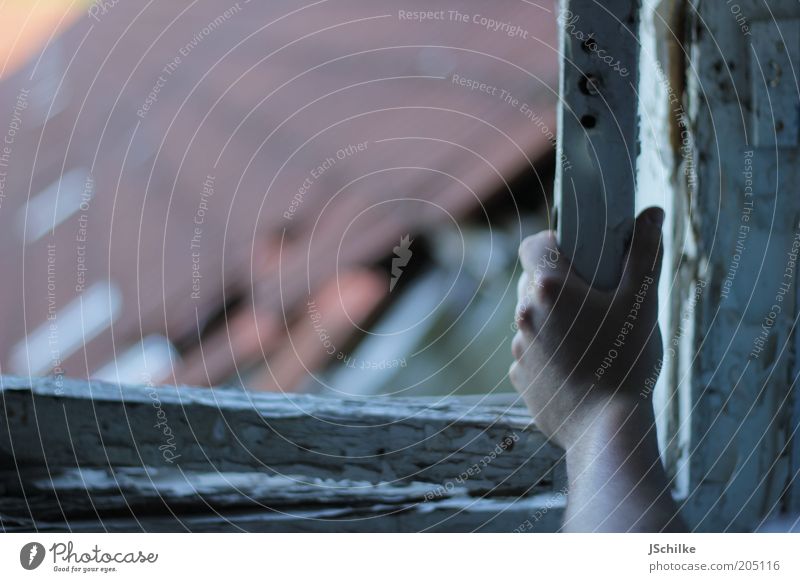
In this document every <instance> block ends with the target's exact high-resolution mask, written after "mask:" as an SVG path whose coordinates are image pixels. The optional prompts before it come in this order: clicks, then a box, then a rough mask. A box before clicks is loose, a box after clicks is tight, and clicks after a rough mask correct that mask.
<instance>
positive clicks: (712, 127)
mask: <svg viewBox="0 0 800 582" xmlns="http://www.w3.org/2000/svg"><path fill="white" fill-rule="evenodd" d="M688 18H689V22H688V27H687V28H688V30H690V31H691V38H692V44H691V46H690V47H688V48H689V50H690V55H691V61H690V63H689V66H688V67H687V69H686V70H687V81H688V95H687V97H688V103H689V109H690V111H689V113H690V127H691V128H692V129H693V130H694V134H695V139H696V144H695V145H696V154H697V155H696V157H695V159H696V162H697V178H698V181H697V186H696V189H695V190H694V191H693V192H691V193H692V194H694V195H693V196H692V198H691V206H690V207H689V211H690V216H691V218H692V226H691V230H692V233H693V237H694V239H695V242H696V252H695V254H694V256H690V257H689V259H688V260H687V261H686V262H684V264H682V265H681V267H680V268H681V271H682V272H684V273H687V274H689V275H690V276H691V279H692V280H693V281H694V282H696V283H703V284H704V285H705V286H704V288H703V290H702V292H701V293H700V295H699V298H700V299H699V302H698V304H697V307H696V308H695V309H694V310H693V312H691V314H690V320H691V326H689V327H688V328H687V330H688V331H687V333H686V334H685V335H684V338H683V339H684V341H683V342H682V348H684V350H685V351H684V353H683V354H682V356H681V357H682V360H683V365H684V366H685V368H686V370H687V371H688V373H689V374H688V376H686V377H685V378H684V381H685V382H686V385H685V388H686V389H687V390H688V391H689V393H690V397H691V404H692V412H691V419H690V425H691V426H690V432H691V438H690V442H689V446H688V450H687V451H686V454H687V458H688V465H687V469H688V471H689V476H690V489H689V497H688V502H687V505H686V508H685V511H684V515H685V516H686V517H687V518H688V519H689V521H690V523H691V525H692V527H694V528H697V529H699V530H711V531H720V530H728V531H730V530H733V531H748V530H751V529H753V528H754V527H756V526H758V525H759V523H761V521H762V519H764V517H765V516H766V515H767V514H770V513H777V512H779V511H782V510H785V509H787V505H789V503H788V499H789V496H788V495H787V494H786V489H787V486H788V485H789V483H790V480H791V477H792V473H793V471H794V470H795V469H796V467H793V466H792V461H791V459H792V458H793V457H792V455H793V453H792V449H793V448H794V450H795V451H796V448H797V433H796V429H797V422H798V419H797V416H794V417H793V416H792V409H793V406H794V404H793V398H796V390H795V391H794V393H793V392H792V391H791V390H790V386H791V385H792V383H793V380H794V378H795V377H796V375H797V372H798V366H797V357H798V356H797V351H796V346H797V345H798V344H797V341H796V335H797V326H796V322H797V316H798V313H797V302H796V300H795V298H796V297H797V291H796V289H797V281H796V273H795V275H793V276H792V277H791V280H788V281H786V282H788V283H789V287H788V288H787V289H785V291H786V292H785V295H782V294H781V293H782V283H783V282H784V274H785V272H786V268H787V266H788V265H789V259H788V256H787V253H788V252H789V251H790V250H791V248H792V244H793V241H794V240H795V238H796V237H797V236H798V234H799V233H800V229H799V228H798V219H799V218H800V196H798V192H797V188H798V186H797V185H798V183H800V170H799V169H798V168H800V166H799V165H798V157H800V150H798V147H797V145H798V144H797V131H798V127H797V101H798V97H797V95H798V81H797V79H798V74H797V71H798V65H799V64H800V63H798V62H796V59H797V54H798V51H799V50H800V47H799V46H797V44H796V43H798V42H800V40H798V32H797V31H798V28H797V19H798V18H800V4H798V3H796V2H769V5H767V3H765V2H763V1H761V0H739V1H738V2H736V3H735V7H734V6H733V4H732V3H726V2H702V1H699V0H694V1H693V2H691V4H690V6H689V11H688ZM792 61H794V62H792ZM770 71H771V73H770ZM779 73H780V74H779ZM770 104H771V105H770ZM795 271H796V269H795ZM778 297H782V299H779V298H778ZM687 300H688V298H684V300H683V306H684V307H685V306H686V303H687ZM778 304H780V312H779V313H777V314H776V315H777V316H776V317H775V318H774V319H773V318H772V317H771V316H770V312H771V311H773V305H778ZM765 325H766V326H767V328H768V329H767V333H766V334H765V335H764V336H762V332H763V331H764V326H765ZM793 336H794V338H793ZM793 433H794V436H795V438H794V442H791V441H790V437H791V435H792V434H793ZM794 454H795V455H796V453H794ZM794 458H795V459H796V458H797V457H796V456H795V457H794ZM795 462H796V461H795ZM796 487H797V485H796V482H795V490H796Z"/></svg>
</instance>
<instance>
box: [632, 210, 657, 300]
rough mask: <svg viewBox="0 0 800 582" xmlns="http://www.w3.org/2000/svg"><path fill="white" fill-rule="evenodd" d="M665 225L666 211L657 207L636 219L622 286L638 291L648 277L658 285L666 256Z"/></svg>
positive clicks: (644, 212)
mask: <svg viewBox="0 0 800 582" xmlns="http://www.w3.org/2000/svg"><path fill="white" fill-rule="evenodd" d="M663 224H664V211H663V210H661V209H660V208H657V207H652V208H648V209H647V210H644V211H643V212H642V213H641V214H640V215H639V217H638V218H637V219H636V222H635V223H634V228H633V236H632V237H631V242H630V244H629V246H628V254H627V257H626V259H625V263H624V269H625V271H624V273H623V275H622V284H623V286H624V287H625V288H626V289H627V290H629V291H631V290H636V289H638V288H639V287H640V286H641V284H642V282H643V281H644V280H645V278H646V277H649V278H652V279H653V281H652V284H653V285H658V278H659V275H660V273H661V262H662V260H663V255H664V249H663V244H662V241H661V231H662V227H663Z"/></svg>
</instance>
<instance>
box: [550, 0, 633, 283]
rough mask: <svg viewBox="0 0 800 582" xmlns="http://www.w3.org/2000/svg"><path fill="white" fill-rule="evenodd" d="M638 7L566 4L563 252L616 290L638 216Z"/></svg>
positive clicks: (559, 203) (582, 1)
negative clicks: (636, 198) (635, 218)
mask: <svg viewBox="0 0 800 582" xmlns="http://www.w3.org/2000/svg"><path fill="white" fill-rule="evenodd" d="M640 7H641V2H640V1H639V0H604V1H603V2H602V3H601V2H598V1H596V0H562V2H561V8H560V12H559V18H558V22H559V26H560V50H561V74H560V83H559V85H560V96H561V98H560V103H559V108H558V164H557V168H556V185H555V195H556V212H557V216H558V219H557V222H558V236H559V244H560V245H561V248H562V250H563V251H564V252H565V253H566V254H567V255H568V256H569V257H571V258H572V261H573V265H574V266H575V268H576V270H577V272H578V273H579V274H580V275H581V276H582V277H583V278H584V279H585V280H586V281H590V282H591V283H592V285H593V286H595V287H598V288H601V289H610V288H613V287H615V286H616V285H617V283H618V282H619V277H620V273H621V268H622V263H623V259H624V254H625V248H626V244H627V241H628V239H629V237H630V235H631V228H632V224H633V219H634V211H635V191H636V158H637V155H638V148H639V138H638V107H637V83H638V77H639V75H638V67H639V42H638V29H639V11H640Z"/></svg>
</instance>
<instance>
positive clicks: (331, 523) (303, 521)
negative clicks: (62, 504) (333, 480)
mask: <svg viewBox="0 0 800 582" xmlns="http://www.w3.org/2000/svg"><path fill="white" fill-rule="evenodd" d="M565 501H566V498H565V497H564V495H563V494H561V493H540V494H538V495H533V496H529V497H520V498H502V497H501V498H472V497H463V496H462V497H457V498H447V499H444V500H437V501H429V502H411V503H409V502H402V503H397V504H395V503H392V501H391V499H389V498H387V499H386V500H385V501H381V502H372V503H367V504H365V505H355V504H350V505H338V506H320V505H318V506H296V507H293V508H285V507H284V508H280V509H278V510H275V509H270V508H261V509H259V510H254V509H238V510H237V509H221V510H218V511H216V512H210V511H206V512H202V513H198V512H197V511H196V508H195V511H184V512H182V513H181V512H174V513H172V514H150V515H141V514H139V515H137V517H136V519H134V518H132V517H124V516H121V515H119V512H118V514H117V515H116V516H105V517H104V518H103V519H102V520H99V519H97V518H96V517H95V518H83V519H73V520H70V521H69V522H68V523H66V522H64V521H63V520H60V519H53V520H46V519H44V520H25V519H8V518H5V517H3V516H0V526H2V527H3V528H4V531H6V532H15V531H20V532H22V531H28V532H29V531H32V530H35V531H38V532H70V533H78V532H106V531H107V532H186V531H191V532H260V533H281V532H309V533H317V532H386V533H405V532H449V533H459V532H514V533H538V532H555V531H557V530H558V529H559V528H560V527H561V523H562V521H563V515H564V505H565ZM117 502H118V500H117Z"/></svg>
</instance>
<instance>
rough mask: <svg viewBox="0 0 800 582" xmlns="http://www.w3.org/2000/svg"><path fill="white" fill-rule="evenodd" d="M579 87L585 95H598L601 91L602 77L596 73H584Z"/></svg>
mask: <svg viewBox="0 0 800 582" xmlns="http://www.w3.org/2000/svg"><path fill="white" fill-rule="evenodd" d="M578 88H579V89H580V90H581V93H583V94H584V95H597V94H598V93H600V78H599V77H595V76H594V75H584V76H583V78H582V79H581V80H580V82H579V83H578Z"/></svg>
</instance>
